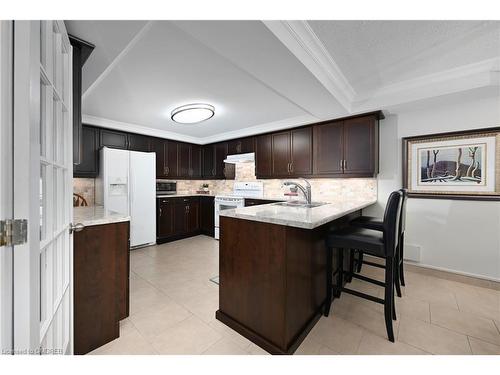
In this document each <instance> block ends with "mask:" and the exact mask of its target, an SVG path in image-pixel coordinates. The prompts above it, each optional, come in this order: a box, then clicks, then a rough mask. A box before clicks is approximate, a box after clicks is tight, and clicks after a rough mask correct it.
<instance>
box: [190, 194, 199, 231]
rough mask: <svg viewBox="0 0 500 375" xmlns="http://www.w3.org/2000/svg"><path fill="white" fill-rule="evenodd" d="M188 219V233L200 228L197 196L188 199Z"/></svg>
mask: <svg viewBox="0 0 500 375" xmlns="http://www.w3.org/2000/svg"><path fill="white" fill-rule="evenodd" d="M188 207H189V208H188V214H187V216H188V221H187V226H188V227H187V231H188V232H189V233H193V232H196V231H198V230H199V229H200V216H199V215H200V202H199V199H198V198H192V199H190V202H189V206H188Z"/></svg>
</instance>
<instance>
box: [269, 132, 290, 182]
mask: <svg viewBox="0 0 500 375" xmlns="http://www.w3.org/2000/svg"><path fill="white" fill-rule="evenodd" d="M272 140H273V152H272V156H273V173H272V174H273V177H278V176H288V175H289V174H290V172H289V163H290V132H283V133H276V134H272Z"/></svg>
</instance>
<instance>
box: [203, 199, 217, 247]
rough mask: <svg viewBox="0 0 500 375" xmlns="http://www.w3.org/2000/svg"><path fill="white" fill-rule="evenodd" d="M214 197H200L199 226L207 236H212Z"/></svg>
mask: <svg viewBox="0 0 500 375" xmlns="http://www.w3.org/2000/svg"><path fill="white" fill-rule="evenodd" d="M214 211H215V206H214V197H200V228H201V230H202V232H203V233H205V234H206V235H208V236H212V237H213V236H214V228H215V216H214V215H215V212H214Z"/></svg>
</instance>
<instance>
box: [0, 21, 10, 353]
mask: <svg viewBox="0 0 500 375" xmlns="http://www.w3.org/2000/svg"><path fill="white" fill-rule="evenodd" d="M12 38H13V23H12V21H0V155H2V157H0V220H1V221H3V222H4V223H6V222H7V220H12V219H13V206H12V199H13V198H12V180H13V172H12V130H13V126H12V70H13V61H12V57H13V39H12ZM0 230H1V228H0ZM12 275H13V259H12V246H11V245H8V244H6V243H2V240H1V239H0V350H1V352H2V353H3V354H8V353H10V352H11V351H12V349H13V331H12V313H13V295H12Z"/></svg>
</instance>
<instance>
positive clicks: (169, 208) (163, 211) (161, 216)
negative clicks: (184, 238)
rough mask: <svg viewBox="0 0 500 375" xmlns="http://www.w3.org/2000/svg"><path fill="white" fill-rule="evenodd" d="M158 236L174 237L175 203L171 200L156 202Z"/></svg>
mask: <svg viewBox="0 0 500 375" xmlns="http://www.w3.org/2000/svg"><path fill="white" fill-rule="evenodd" d="M156 210H157V215H156V236H157V237H159V238H165V237H171V236H173V235H174V202H173V199H171V198H158V199H157V200H156Z"/></svg>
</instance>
